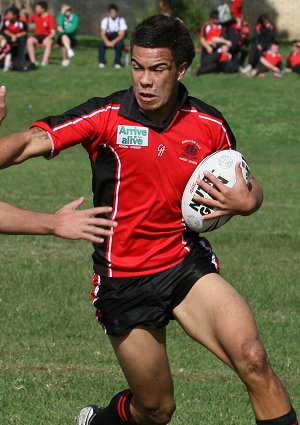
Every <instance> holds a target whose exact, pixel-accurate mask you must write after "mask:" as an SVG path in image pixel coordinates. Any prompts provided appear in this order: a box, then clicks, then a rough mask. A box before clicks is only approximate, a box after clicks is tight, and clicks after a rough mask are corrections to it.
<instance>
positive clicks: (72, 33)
mask: <svg viewBox="0 0 300 425" xmlns="http://www.w3.org/2000/svg"><path fill="white" fill-rule="evenodd" d="M78 25H79V17H78V16H77V15H75V13H73V12H72V10H71V6H69V5H67V4H63V5H62V7H61V13H60V15H58V18H57V31H58V40H57V43H58V44H59V46H61V51H62V58H63V60H62V63H61V64H62V66H69V65H70V59H71V58H72V57H73V56H75V53H74V50H73V49H72V47H74V46H76V44H77V40H76V33H77V29H78Z"/></svg>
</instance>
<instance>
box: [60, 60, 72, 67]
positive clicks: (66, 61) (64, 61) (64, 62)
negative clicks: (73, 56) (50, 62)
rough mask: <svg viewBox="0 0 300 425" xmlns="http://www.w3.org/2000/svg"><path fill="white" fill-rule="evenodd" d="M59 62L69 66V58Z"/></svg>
mask: <svg viewBox="0 0 300 425" xmlns="http://www.w3.org/2000/svg"><path fill="white" fill-rule="evenodd" d="M61 64H62V66H69V65H70V61H69V59H64V60H63V61H62V63H61Z"/></svg>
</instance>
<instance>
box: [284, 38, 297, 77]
mask: <svg viewBox="0 0 300 425" xmlns="http://www.w3.org/2000/svg"><path fill="white" fill-rule="evenodd" d="M285 71H286V72H296V73H297V74H299V75H300V40H294V41H293V42H292V51H291V52H290V53H289V54H288V56H287V60H286V68H285Z"/></svg>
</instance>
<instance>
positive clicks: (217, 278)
mask: <svg viewBox="0 0 300 425" xmlns="http://www.w3.org/2000/svg"><path fill="white" fill-rule="evenodd" d="M131 56H132V57H131V78H132V86H131V87H130V88H128V89H125V90H121V91H118V92H114V93H111V94H110V95H108V96H106V97H93V98H91V99H89V100H87V101H86V102H85V103H83V104H81V105H78V106H76V107H74V108H72V109H71V110H68V111H67V112H65V113H63V114H60V115H56V116H48V117H45V118H43V119H40V120H38V121H35V122H34V123H33V124H32V126H31V128H30V129H27V130H25V131H23V132H19V133H16V134H14V135H10V136H6V137H4V138H2V139H1V140H0V167H2V168H5V167H8V166H10V165H14V164H20V163H22V162H23V161H25V160H27V159H29V158H31V157H37V156H45V157H47V158H50V157H51V158H52V157H55V156H56V155H58V154H59V153H60V152H61V151H62V150H64V149H67V148H71V147H72V146H75V145H77V144H82V145H83V146H84V148H85V149H86V151H87V152H88V154H89V158H90V161H91V166H92V172H93V190H94V202H95V206H97V205H98V206H100V205H111V206H112V211H111V214H110V216H109V217H107V218H110V219H112V220H116V221H117V222H118V226H117V227H115V229H114V232H113V234H112V235H110V236H109V237H108V238H106V241H105V243H104V244H101V245H100V246H99V245H98V244H95V245H94V248H95V251H94V254H93V259H94V272H95V274H94V280H93V284H94V288H93V290H92V298H93V304H94V306H95V307H96V310H97V317H98V320H99V322H100V323H101V324H102V325H103V328H104V329H105V330H106V333H107V335H108V336H109V338H110V342H111V344H112V346H113V348H114V352H115V354H116V356H117V359H118V361H119V363H120V367H121V368H122V370H123V372H124V374H125V378H126V380H127V382H128V386H129V388H128V389H125V390H124V391H122V392H119V393H117V394H116V395H114V396H113V397H112V399H111V401H110V402H109V405H108V406H107V407H105V408H101V407H98V406H95V405H90V406H87V407H85V408H83V409H81V411H80V412H79V415H78V417H77V425H112V424H113V425H126V424H127V425H129V424H130V425H134V424H136V425H137V424H139V425H146V424H147V425H150V424H151V425H166V424H167V423H169V422H170V421H171V418H172V415H173V413H174V411H175V408H176V405H175V399H174V384H173V377H172V373H171V370H170V364H169V360H168V353H167V346H166V344H167V333H166V327H167V325H168V323H169V321H170V320H173V319H176V321H177V322H178V324H179V325H180V326H181V327H182V328H183V329H184V330H185V332H186V333H187V335H189V336H190V337H191V338H192V339H193V340H195V341H197V342H198V343H201V344H202V345H204V346H205V347H206V348H207V349H208V350H210V351H211V352H213V353H214V354H215V355H216V356H217V357H218V358H219V359H220V360H222V361H223V362H224V363H225V364H226V365H227V366H229V367H230V368H231V369H232V370H234V371H235V372H236V373H237V375H238V377H239V378H240V379H241V381H242V382H243V384H244V385H245V387H246V388H247V391H248V394H249V398H250V402H251V404H252V408H253V411H254V414H255V416H256V424H257V425H278V424H279V423H280V424H281V425H297V423H298V422H297V416H296V412H295V411H294V409H293V407H292V405H291V401H290V399H289V396H288V393H287V390H286V389H285V387H284V385H283V384H282V383H281V381H280V379H279V378H278V377H277V375H276V374H275V372H274V371H273V369H272V366H271V363H270V361H269V359H268V355H267V353H266V351H265V349H264V347H263V345H262V343H261V340H260V337H259V333H258V330H257V327H256V324H255V320H254V317H253V315H252V313H251V310H250V308H249V307H248V305H247V304H246V303H245V301H244V299H243V298H242V297H241V295H240V294H239V293H238V292H237V291H236V289H235V288H234V287H233V286H231V285H230V284H229V283H228V282H227V281H226V280H225V279H224V278H222V277H221V275H220V274H219V268H218V261H217V259H216V256H215V255H214V254H213V252H212V250H211V248H210V246H209V244H208V241H206V240H205V239H204V238H202V237H200V236H199V235H198V234H197V233H196V232H192V231H191V230H189V229H188V228H187V227H186V225H185V223H184V222H183V220H182V211H181V208H180V203H181V198H182V193H183V190H184V187H185V186H186V183H187V181H188V179H189V177H190V175H191V173H192V172H193V171H194V170H195V167H196V166H197V164H199V163H200V162H201V161H202V160H203V159H204V158H205V157H207V156H208V155H210V154H212V153H213V152H216V151H218V150H224V149H235V137H234V135H233V133H232V131H231V129H230V127H229V125H228V124H227V122H226V120H225V119H224V117H223V115H222V114H221V113H220V112H219V111H218V110H217V109H216V108H214V107H212V106H210V105H207V104H206V103H205V102H203V101H202V100H201V99H198V98H195V97H193V96H190V95H189V94H188V92H187V89H186V88H185V86H184V85H183V84H182V82H181V80H182V79H183V77H184V75H185V74H186V72H187V70H188V69H189V67H190V65H191V63H192V60H193V58H194V56H195V47H194V43H193V40H192V37H191V35H190V34H189V32H188V30H187V28H186V26H184V25H183V24H182V23H180V21H179V20H178V19H176V18H174V17H168V16H164V15H162V14H159V15H155V16H152V17H150V18H147V19H146V20H145V21H143V22H142V23H141V24H139V25H138V26H137V27H136V28H135V30H134V32H133V34H132V40H131ZM236 175H237V181H236V184H235V185H234V186H233V187H232V188H228V187H226V186H225V185H224V184H223V183H222V182H221V181H220V180H218V178H216V177H215V176H214V175H213V174H211V173H208V174H207V175H206V177H207V179H208V180H209V182H210V183H211V185H210V184H209V183H207V181H203V180H198V181H197V184H198V185H199V187H201V189H203V190H204V191H205V192H207V193H208V194H209V195H210V196H211V199H206V198H202V197H201V196H195V198H194V200H195V201H196V202H198V203H204V204H205V205H208V206H210V207H211V208H217V209H218V210H217V211H214V212H213V213H212V214H210V215H208V216H206V217H207V218H216V217H221V216H224V215H236V214H241V215H249V214H252V213H254V212H255V211H256V210H257V209H258V208H259V207H260V205H261V204H262V201H263V194H262V189H261V188H260V186H259V184H258V183H257V182H256V180H255V178H254V177H253V175H252V174H251V173H250V184H249V185H248V186H247V185H246V184H245V182H244V180H243V177H242V173H241V168H240V167H236ZM98 383H99V380H97V379H95V391H98V390H99V388H98V387H99V385H98ZM97 385H98V387H97ZM100 391H101V392H102V393H101V396H103V397H104V396H105V397H107V394H105V395H104V394H103V388H100ZM215 404H217V400H215ZM240 414H241V415H243V412H242V411H241V413H240ZM185 422H186V423H188V422H189V421H188V420H187V421H185Z"/></svg>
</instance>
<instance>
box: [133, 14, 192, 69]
mask: <svg viewBox="0 0 300 425" xmlns="http://www.w3.org/2000/svg"><path fill="white" fill-rule="evenodd" d="M134 46H140V47H146V48H149V49H155V48H164V47H166V48H168V49H170V51H171V54H172V57H173V59H174V61H175V64H176V66H177V67H178V66H179V65H181V64H183V63H184V62H186V63H187V66H190V64H191V63H192V61H193V59H194V57H195V46H194V43H193V40H192V37H191V34H190V32H189V31H188V29H187V28H186V26H185V25H184V24H183V23H182V22H181V21H180V20H179V19H178V18H174V17H173V16H165V15H154V16H151V17H150V18H147V19H145V20H144V21H143V22H142V23H140V24H139V25H138V26H137V27H136V28H135V30H134V31H133V34H132V37H131V51H132V49H133V47H134Z"/></svg>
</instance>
